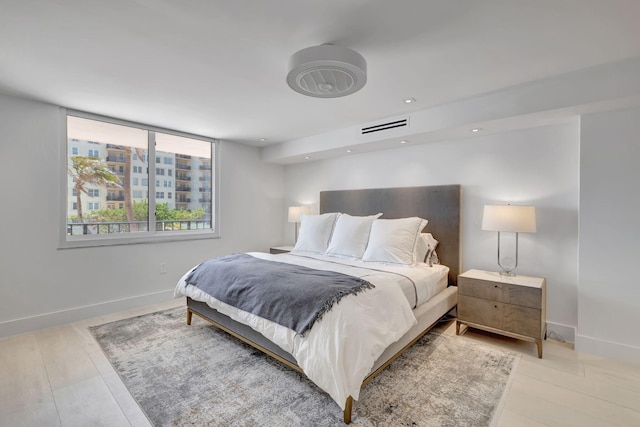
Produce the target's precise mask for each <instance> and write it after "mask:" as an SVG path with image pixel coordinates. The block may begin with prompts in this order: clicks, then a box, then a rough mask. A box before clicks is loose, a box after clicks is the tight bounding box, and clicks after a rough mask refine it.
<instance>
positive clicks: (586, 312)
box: [576, 108, 640, 362]
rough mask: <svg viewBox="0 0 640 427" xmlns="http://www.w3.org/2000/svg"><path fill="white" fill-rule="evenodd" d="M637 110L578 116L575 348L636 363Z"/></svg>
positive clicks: (639, 304)
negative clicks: (577, 284)
mask: <svg viewBox="0 0 640 427" xmlns="http://www.w3.org/2000/svg"><path fill="white" fill-rule="evenodd" d="M638 135H640V109H637V108H636V109H629V110H623V111H615V112H607V113H600V114H593V115H587V116H583V117H582V120H581V146H580V246H579V252H580V258H579V266H580V268H579V279H580V280H579V288H578V291H579V292H578V332H577V336H576V349H577V350H579V351H584V352H588V353H594V354H600V355H603V356H608V357H616V358H623V359H627V360H630V361H635V362H637V361H638V360H640V333H638V325H639V324H640V276H639V275H638V265H639V262H640V246H639V242H640V225H639V224H640V223H639V220H638V218H640V187H639V186H640V139H639V138H640V137H639V136H638Z"/></svg>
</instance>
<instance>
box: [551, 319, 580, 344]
mask: <svg viewBox="0 0 640 427" xmlns="http://www.w3.org/2000/svg"><path fill="white" fill-rule="evenodd" d="M547 338H549V339H552V340H557V341H562V342H570V343H573V342H575V340H576V328H575V327H573V326H567V325H562V324H560V323H553V322H547Z"/></svg>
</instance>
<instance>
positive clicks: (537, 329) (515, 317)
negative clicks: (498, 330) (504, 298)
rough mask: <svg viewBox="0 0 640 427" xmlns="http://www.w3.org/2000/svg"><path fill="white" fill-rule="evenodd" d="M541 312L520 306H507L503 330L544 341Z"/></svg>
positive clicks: (505, 307)
mask: <svg viewBox="0 0 640 427" xmlns="http://www.w3.org/2000/svg"><path fill="white" fill-rule="evenodd" d="M540 316H541V311H540V310H537V309H535V308H529V307H522V306H520V305H511V304H505V306H504V317H503V323H502V329H504V330H505V331H509V332H514V333H516V334H521V335H526V336H528V337H531V338H537V339H542V338H544V337H543V333H542V329H541V319H540Z"/></svg>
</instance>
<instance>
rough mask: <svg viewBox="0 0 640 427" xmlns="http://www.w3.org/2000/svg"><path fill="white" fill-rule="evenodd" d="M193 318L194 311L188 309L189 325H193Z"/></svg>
mask: <svg viewBox="0 0 640 427" xmlns="http://www.w3.org/2000/svg"><path fill="white" fill-rule="evenodd" d="M192 318H193V311H191V309H190V308H187V325H190V324H191V319H192Z"/></svg>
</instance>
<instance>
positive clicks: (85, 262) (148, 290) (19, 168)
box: [0, 95, 285, 336]
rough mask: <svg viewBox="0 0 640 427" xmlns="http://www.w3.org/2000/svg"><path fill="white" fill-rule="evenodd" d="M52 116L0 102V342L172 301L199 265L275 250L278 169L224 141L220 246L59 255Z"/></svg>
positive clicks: (203, 243) (55, 115) (45, 109)
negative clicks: (187, 273)
mask: <svg viewBox="0 0 640 427" xmlns="http://www.w3.org/2000/svg"><path fill="white" fill-rule="evenodd" d="M59 117H60V116H59V109H58V108H57V107H55V106H52V105H47V104H43V103H39V102H34V101H27V100H23V99H18V98H13V97H8V96H3V95H0V137H1V140H0V159H1V160H2V166H1V167H0V200H1V201H2V208H0V224H2V234H1V235H0V236H1V237H0V241H1V246H0V336H6V335H11V334H15V333H19V332H23V331H26V330H31V329H37V328H41V327H44V326H50V325H52V324H56V323H62V322H65V321H71V320H76V319H80V318H83V317H89V316H94V315H99V314H102V313H108V312H113V311H117V310H120V309H125V308H129V307H133V306H138V305H144V304H149V303H153V302H157V301H160V300H164V299H167V298H171V296H172V291H173V287H174V286H175V283H176V281H177V280H178V278H179V277H180V275H181V274H182V273H184V272H185V271H186V270H187V269H188V268H190V267H191V266H193V265H194V264H196V263H198V262H200V261H202V260H203V259H206V258H209V257H212V256H218V255H224V254H228V253H232V252H239V251H248V250H261V251H268V248H269V247H270V246H273V245H277V244H280V243H282V235H283V224H282V218H283V217H284V215H285V213H284V207H283V206H284V201H283V179H284V170H283V167H282V166H279V165H271V164H266V163H264V162H262V161H260V159H259V152H258V150H257V149H255V148H251V147H247V146H242V145H238V144H232V143H227V142H223V144H222V146H221V150H220V169H221V176H220V180H221V185H220V205H221V207H220V211H221V219H220V226H221V235H222V237H221V238H220V239H207V240H196V241H184V242H173V243H156V244H138V245H122V246H111V247H95V248H85V249H64V250H60V249H58V229H59V224H58V221H59V214H58V212H59V210H60V209H59V204H60V203H65V201H64V200H61V196H60V194H64V192H63V193H60V191H59V188H58V183H59V182H60V179H59V178H58V177H59V174H60V173H64V167H65V165H64V161H65V160H64V159H59V158H58V152H59V151H58V147H59V146H58V144H59V143H60V141H59V135H60V126H62V123H61V122H60V120H59ZM61 168H62V169H61ZM160 262H164V263H166V268H167V273H166V274H160V273H159V265H160Z"/></svg>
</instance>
